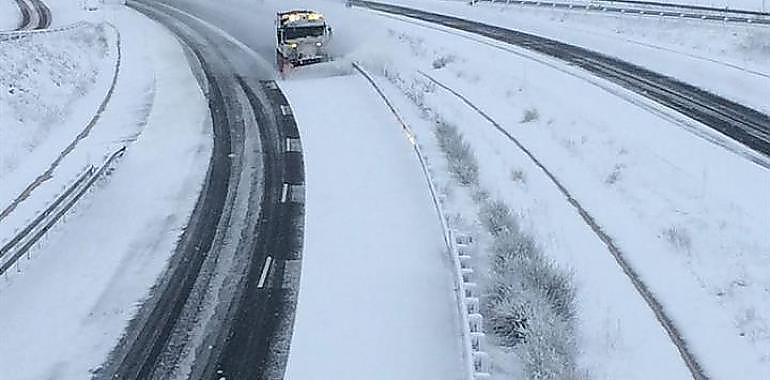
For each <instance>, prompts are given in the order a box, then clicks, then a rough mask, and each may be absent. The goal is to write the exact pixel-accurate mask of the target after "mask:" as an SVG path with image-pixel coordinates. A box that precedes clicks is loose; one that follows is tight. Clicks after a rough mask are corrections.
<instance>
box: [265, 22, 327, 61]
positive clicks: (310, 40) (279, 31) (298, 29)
mask: <svg viewBox="0 0 770 380" xmlns="http://www.w3.org/2000/svg"><path fill="white" fill-rule="evenodd" d="M331 34H332V29H331V27H329V26H328V25H327V24H326V18H325V17H324V15H322V14H320V13H318V12H314V11H308V10H293V11H288V12H279V13H278V14H277V16H276V37H277V41H278V43H277V48H276V61H277V62H276V63H277V65H278V70H279V71H280V72H281V73H285V72H286V70H288V69H290V68H292V67H297V66H304V65H311V64H314V63H319V62H326V61H329V60H330V56H329V51H328V46H327V45H328V44H329V41H330V40H331Z"/></svg>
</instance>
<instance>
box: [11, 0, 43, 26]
mask: <svg viewBox="0 0 770 380" xmlns="http://www.w3.org/2000/svg"><path fill="white" fill-rule="evenodd" d="M16 4H17V5H18V7H19V12H20V13H21V22H20V23H19V26H18V28H16V30H17V31H22V30H38V29H46V28H48V27H50V26H51V19H52V17H51V9H50V8H48V6H47V5H46V4H45V3H44V2H43V1H41V0H16Z"/></svg>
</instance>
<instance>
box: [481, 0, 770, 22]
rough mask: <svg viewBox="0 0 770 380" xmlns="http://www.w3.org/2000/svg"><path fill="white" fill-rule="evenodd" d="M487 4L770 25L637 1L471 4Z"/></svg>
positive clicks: (730, 13) (765, 17) (725, 12)
mask: <svg viewBox="0 0 770 380" xmlns="http://www.w3.org/2000/svg"><path fill="white" fill-rule="evenodd" d="M481 1H486V2H489V3H492V4H506V5H520V6H522V7H523V6H530V7H541V8H556V9H567V10H584V11H589V12H609V13H619V14H627V15H639V16H651V17H653V16H654V17H667V18H681V19H692V20H706V21H719V22H730V23H743V24H760V25H770V13H767V12H755V11H747V10H738V9H727V8H725V9H722V8H712V7H703V6H695V5H693V6H690V5H684V4H666V3H660V2H647V1H634V0H600V1H580V0H576V1H540V0H471V1H470V4H476V3H478V2H481Z"/></svg>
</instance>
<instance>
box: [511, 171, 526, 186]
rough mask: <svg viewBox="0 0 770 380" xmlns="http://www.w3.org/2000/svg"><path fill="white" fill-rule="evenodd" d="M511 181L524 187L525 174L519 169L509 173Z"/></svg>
mask: <svg viewBox="0 0 770 380" xmlns="http://www.w3.org/2000/svg"><path fill="white" fill-rule="evenodd" d="M511 181H513V182H516V183H519V184H522V185H526V184H527V173H524V171H523V170H521V169H515V170H512V171H511Z"/></svg>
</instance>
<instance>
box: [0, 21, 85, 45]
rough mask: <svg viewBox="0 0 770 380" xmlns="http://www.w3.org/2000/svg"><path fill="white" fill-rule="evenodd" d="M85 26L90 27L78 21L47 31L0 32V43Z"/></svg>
mask: <svg viewBox="0 0 770 380" xmlns="http://www.w3.org/2000/svg"><path fill="white" fill-rule="evenodd" d="M87 25H90V23H89V22H87V21H78V22H76V23H74V24H69V25H62V26H59V27H55V28H48V29H35V30H13V31H7V32H0V42H4V41H11V40H19V39H22V38H28V37H32V36H39V35H44V34H51V33H60V32H66V31H70V30H74V29H78V28H82V27H85V26H87Z"/></svg>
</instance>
